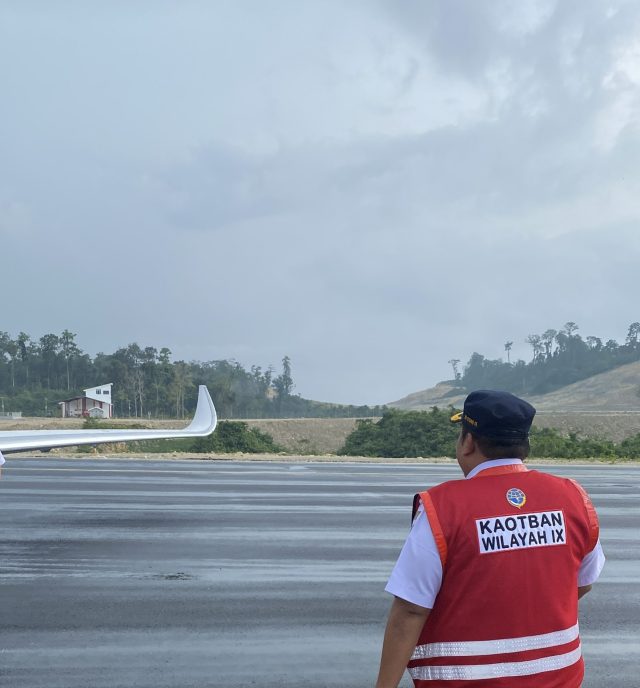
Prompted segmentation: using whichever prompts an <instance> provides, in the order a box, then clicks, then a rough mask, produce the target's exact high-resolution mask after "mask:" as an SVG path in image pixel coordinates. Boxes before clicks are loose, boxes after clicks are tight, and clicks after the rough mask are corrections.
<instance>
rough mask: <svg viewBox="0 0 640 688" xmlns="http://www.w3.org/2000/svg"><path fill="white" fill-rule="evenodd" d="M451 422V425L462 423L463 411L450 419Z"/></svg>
mask: <svg viewBox="0 0 640 688" xmlns="http://www.w3.org/2000/svg"><path fill="white" fill-rule="evenodd" d="M449 421H450V422H451V423H462V411H458V413H454V414H453V415H452V416H451V418H449Z"/></svg>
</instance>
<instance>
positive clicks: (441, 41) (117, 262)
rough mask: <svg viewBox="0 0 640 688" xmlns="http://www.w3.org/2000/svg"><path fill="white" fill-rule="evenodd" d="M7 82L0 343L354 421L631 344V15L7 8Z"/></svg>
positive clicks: (635, 260) (635, 131) (639, 68)
mask: <svg viewBox="0 0 640 688" xmlns="http://www.w3.org/2000/svg"><path fill="white" fill-rule="evenodd" d="M0 63H1V64H2V70H0V247H1V248H0V250H1V251H2V258H3V260H2V273H1V275H2V297H1V301H0V309H1V310H0V313H1V317H0V330H7V331H8V332H10V333H11V334H12V335H13V336H15V335H17V334H18V332H19V331H21V330H24V331H26V332H28V333H29V334H30V335H32V336H33V337H36V338H37V337H40V336H41V335H43V334H45V333H48V332H60V331H62V330H63V329H65V328H68V329H70V330H71V331H73V332H75V333H77V335H78V336H77V342H78V344H79V345H80V347H81V348H83V349H84V350H85V351H87V352H88V353H90V354H92V355H94V354H95V353H97V352H98V351H105V352H112V351H114V350H115V349H116V348H118V347H120V346H125V345H126V344H128V343H129V342H133V341H135V342H137V343H139V344H140V345H141V346H156V347H158V348H160V347H162V346H168V347H169V348H170V349H171V350H172V352H173V355H174V358H175V359H178V358H183V359H186V360H191V359H197V360H214V359H221V358H235V359H236V360H238V361H240V362H241V363H242V364H244V365H246V366H250V365H252V364H256V365H262V366H265V367H266V366H267V365H269V364H270V363H273V364H274V365H275V366H276V367H278V368H279V366H280V359H281V358H282V356H284V355H285V354H287V355H289V356H290V357H291V360H292V365H293V374H294V379H295V382H296V389H295V391H296V392H297V393H299V394H301V395H302V396H304V397H308V398H312V399H319V400H326V401H338V402H345V403H371V404H374V403H384V402H388V401H392V400H395V399H398V398H400V397H402V396H404V395H405V394H408V393H410V392H414V391H416V390H419V389H423V388H425V387H429V386H431V385H432V384H434V383H435V382H437V381H439V380H442V379H446V378H448V377H450V376H451V367H450V366H449V365H448V360H449V359H452V358H458V359H461V360H462V361H463V362H466V361H467V360H468V358H469V356H470V355H471V354H472V353H473V351H478V352H480V353H482V354H484V355H486V356H488V357H490V358H498V357H503V356H504V355H505V354H504V343H505V342H506V341H507V340H509V341H513V342H514V346H513V351H512V358H513V357H514V355H515V356H521V357H523V358H526V359H527V360H528V359H529V358H530V348H529V347H528V346H527V345H526V344H525V343H524V340H525V338H526V337H527V335H529V334H531V333H541V332H542V331H544V330H546V329H548V328H555V329H560V328H561V327H562V326H563V325H564V323H565V322H567V321H569V320H572V321H575V322H576V323H577V324H578V325H579V326H580V330H579V333H580V334H582V335H583V336H587V335H595V336H600V337H602V338H603V339H605V340H606V339H609V338H614V339H618V340H619V341H622V340H624V337H625V334H626V331H627V327H628V325H629V323H630V322H633V321H636V320H640V306H639V305H638V303H639V299H638V296H639V294H640V288H639V280H640V270H639V267H640V224H639V220H640V155H639V154H640V129H639V125H640V118H639V116H638V115H639V114H640V113H639V109H640V3H638V2H637V0H630V1H629V2H624V1H618V0H612V1H611V2H607V1H606V0H575V1H571V0H564V1H563V2H554V1H551V0H550V1H529V0H512V1H500V0H487V1H485V2H480V1H478V0H468V1H461V0H441V1H437V0H429V1H425V0H403V1H402V2H397V1H394V0H362V1H358V0H336V1H331V0H309V1H308V2H300V1H299V0H290V1H289V0H254V1H248V0H229V1H228V2H227V1H223V0H202V1H199V2H198V1H196V0H172V1H170V0H121V1H118V0H110V1H109V2H104V1H101V0H95V1H91V0H78V1H77V2H65V1H64V0H42V1H36V0H15V1H14V0H0ZM97 382H101V381H97Z"/></svg>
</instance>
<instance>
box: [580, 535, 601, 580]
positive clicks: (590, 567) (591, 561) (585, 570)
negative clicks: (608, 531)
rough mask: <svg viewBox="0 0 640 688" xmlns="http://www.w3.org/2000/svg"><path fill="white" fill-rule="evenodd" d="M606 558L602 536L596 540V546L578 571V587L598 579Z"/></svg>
mask: <svg viewBox="0 0 640 688" xmlns="http://www.w3.org/2000/svg"><path fill="white" fill-rule="evenodd" d="M604 562H605V558H604V552H603V551H602V545H601V544H600V538H598V542H596V546H595V547H594V548H593V549H592V550H591V551H590V552H589V554H587V555H586V556H585V558H584V559H583V560H582V563H581V564H580V570H579V571H578V587H579V588H581V587H583V586H585V585H591V584H592V583H595V582H596V581H597V580H598V577H599V576H600V572H601V571H602V567H603V566H604Z"/></svg>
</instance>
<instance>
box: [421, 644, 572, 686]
mask: <svg viewBox="0 0 640 688" xmlns="http://www.w3.org/2000/svg"><path fill="white" fill-rule="evenodd" d="M581 654H582V653H581V649H580V645H578V647H577V648H576V649H575V650H572V651H571V652H567V653H566V654H564V655H553V656H551V657H543V658H541V659H531V660H528V661H525V662H501V663H500V664H468V665H464V664H462V665H458V666H417V667H411V668H409V673H410V674H411V678H413V679H414V680H416V681H480V680H482V679H490V678H508V677H510V676H531V675H532V674H540V673H543V672H545V671H557V670H558V669H566V668H567V667H569V666H571V665H572V664H575V663H576V662H577V661H578V660H579V659H580V657H581Z"/></svg>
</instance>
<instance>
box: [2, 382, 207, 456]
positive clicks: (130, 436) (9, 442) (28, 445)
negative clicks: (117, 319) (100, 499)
mask: <svg viewBox="0 0 640 688" xmlns="http://www.w3.org/2000/svg"><path fill="white" fill-rule="evenodd" d="M217 422H218V417H217V414H216V409H215V406H214V405H213V401H212V400H211V396H210V394H209V390H208V389H207V388H206V386H205V385H200V387H199V389H198V405H197V407H196V412H195V415H194V417H193V420H192V421H191V423H190V424H189V426H187V427H186V428H184V429H183V430H7V431H5V432H2V431H0V452H5V453H6V452H16V451H29V450H35V449H53V448H54V447H72V446H76V445H80V444H100V443H102V442H133V441H135V440H161V439H173V438H184V437H206V436H207V435H210V434H211V433H212V432H213V431H214V430H215V428H216V424H217Z"/></svg>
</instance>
